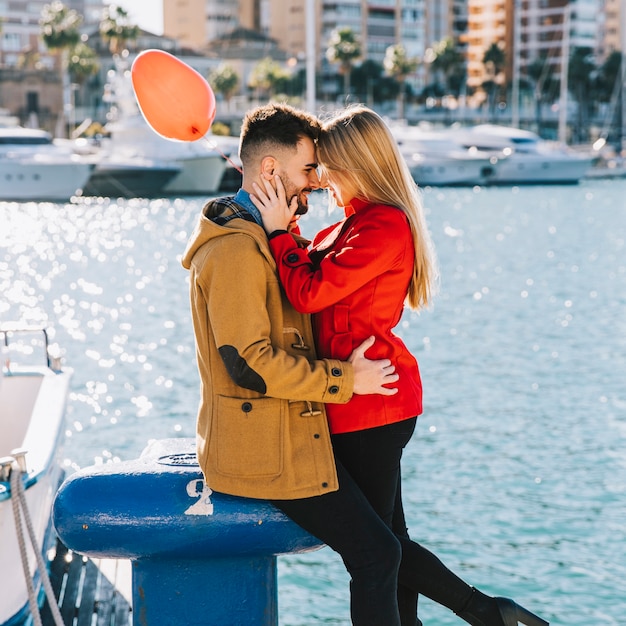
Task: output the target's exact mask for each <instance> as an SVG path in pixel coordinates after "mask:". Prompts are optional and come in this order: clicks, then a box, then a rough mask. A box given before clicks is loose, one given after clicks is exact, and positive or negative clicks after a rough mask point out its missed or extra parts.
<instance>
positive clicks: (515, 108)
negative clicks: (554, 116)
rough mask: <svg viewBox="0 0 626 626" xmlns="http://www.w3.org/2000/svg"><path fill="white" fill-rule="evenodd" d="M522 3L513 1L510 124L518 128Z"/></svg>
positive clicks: (518, 0) (517, 0) (516, 0)
mask: <svg viewBox="0 0 626 626" xmlns="http://www.w3.org/2000/svg"><path fill="white" fill-rule="evenodd" d="M521 12H522V3H521V1H520V0H515V2H514V3H513V81H512V83H513V84H512V87H511V125H512V126H513V127H515V128H519V73H520V58H519V55H520V53H521V41H522V38H521V34H522V33H521V26H522V15H521Z"/></svg>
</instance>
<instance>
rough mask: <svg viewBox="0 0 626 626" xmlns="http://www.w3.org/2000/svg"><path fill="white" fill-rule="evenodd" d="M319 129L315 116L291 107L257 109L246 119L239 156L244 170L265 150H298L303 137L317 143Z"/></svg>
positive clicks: (242, 128)
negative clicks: (272, 147) (247, 164)
mask: <svg viewBox="0 0 626 626" xmlns="http://www.w3.org/2000/svg"><path fill="white" fill-rule="evenodd" d="M320 128H321V125H320V122H319V121H318V119H317V118H316V117H315V116H314V115H311V114H310V113H307V112H306V111H301V110H299V109H295V108H294V107H292V106H289V105H288V104H277V103H271V104H266V105H264V106H261V107H257V108H256V109H253V110H252V111H249V112H248V113H246V116H245V117H244V120H243V124H242V127H241V142H240V147H239V156H240V158H241V161H242V163H243V164H244V167H245V164H246V162H247V161H249V160H250V159H251V158H253V156H254V154H255V153H256V152H257V151H258V150H259V148H260V147H262V146H265V147H269V146H271V145H275V146H280V147H283V148H293V149H294V150H295V149H296V147H297V144H298V142H299V141H300V139H302V138H303V137H309V138H310V139H311V140H312V141H313V142H316V141H317V139H318V137H319V134H320Z"/></svg>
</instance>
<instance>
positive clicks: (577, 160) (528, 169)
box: [453, 124, 594, 185]
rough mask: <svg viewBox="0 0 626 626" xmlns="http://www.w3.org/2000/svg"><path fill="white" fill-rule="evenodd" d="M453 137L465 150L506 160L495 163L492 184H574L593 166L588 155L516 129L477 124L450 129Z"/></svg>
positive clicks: (591, 158) (529, 132) (590, 156)
mask: <svg viewBox="0 0 626 626" xmlns="http://www.w3.org/2000/svg"><path fill="white" fill-rule="evenodd" d="M453 132H454V136H455V137H456V139H457V141H459V142H460V143H461V144H462V145H463V146H464V147H466V148H475V149H477V150H481V151H485V152H490V153H492V154H493V155H495V156H497V157H500V156H504V157H506V158H504V159H502V160H501V162H499V164H498V167H497V168H496V171H495V173H494V177H493V178H492V180H491V181H490V182H491V183H492V184H496V185H498V184H512V185H522V184H546V183H552V184H575V183H578V182H579V181H580V179H581V178H584V177H585V175H586V174H587V172H588V171H589V169H590V168H591V166H592V164H593V160H594V157H593V156H592V155H587V154H581V153H579V152H575V151H574V150H571V149H570V148H568V147H567V146H566V145H565V144H562V143H560V142H552V141H547V140H545V139H542V138H541V137H540V136H539V135H537V134H536V133H533V132H531V131H528V130H521V129H518V128H510V127H507V126H498V125H495V124H479V125H477V126H473V127H469V128H456V129H454V131H453Z"/></svg>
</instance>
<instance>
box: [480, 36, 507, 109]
mask: <svg viewBox="0 0 626 626" xmlns="http://www.w3.org/2000/svg"><path fill="white" fill-rule="evenodd" d="M505 58H506V56H505V54H504V50H502V48H501V47H500V46H499V45H498V44H497V43H495V42H494V43H492V44H491V45H490V46H489V48H487V50H486V52H485V54H484V56H483V65H484V66H485V74H486V76H487V80H486V81H484V82H483V88H484V89H485V91H486V92H487V94H488V97H489V112H490V114H491V117H492V118H493V116H494V114H495V110H496V96H497V93H498V89H499V80H501V78H502V71H503V69H504V61H505Z"/></svg>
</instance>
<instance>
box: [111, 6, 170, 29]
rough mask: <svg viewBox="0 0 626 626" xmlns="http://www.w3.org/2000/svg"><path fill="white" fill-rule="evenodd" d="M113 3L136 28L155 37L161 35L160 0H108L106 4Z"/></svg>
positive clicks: (161, 14)
mask: <svg viewBox="0 0 626 626" xmlns="http://www.w3.org/2000/svg"><path fill="white" fill-rule="evenodd" d="M113 2H114V3H115V4H117V6H120V7H122V8H123V9H124V10H125V11H126V12H127V13H128V15H129V16H130V18H131V20H132V21H133V22H134V23H135V24H137V26H140V27H141V28H143V29H145V30H149V31H150V32H152V33H155V34H157V35H162V34H163V3H162V2H161V1H160V0H109V1H108V4H111V3H113Z"/></svg>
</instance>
